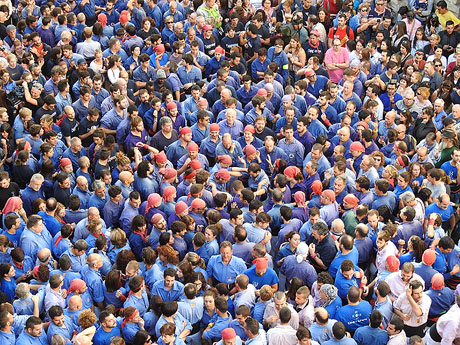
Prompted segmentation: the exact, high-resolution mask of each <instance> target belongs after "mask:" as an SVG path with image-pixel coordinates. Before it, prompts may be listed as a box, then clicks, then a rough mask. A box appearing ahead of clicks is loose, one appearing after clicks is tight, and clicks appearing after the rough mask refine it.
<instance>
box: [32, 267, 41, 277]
mask: <svg viewBox="0 0 460 345" xmlns="http://www.w3.org/2000/svg"><path fill="white" fill-rule="evenodd" d="M39 268H40V266H35V267H34V268H33V269H32V272H33V273H34V274H35V275H36V276H38V269H39Z"/></svg>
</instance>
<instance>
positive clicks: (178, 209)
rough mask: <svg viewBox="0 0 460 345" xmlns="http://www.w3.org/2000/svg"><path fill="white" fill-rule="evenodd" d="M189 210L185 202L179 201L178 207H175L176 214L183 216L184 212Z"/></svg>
mask: <svg viewBox="0 0 460 345" xmlns="http://www.w3.org/2000/svg"><path fill="white" fill-rule="evenodd" d="M187 209H188V206H187V204H186V203H185V202H183V201H179V202H178V203H177V204H176V206H174V211H175V212H176V214H181V213H182V212H184V211H185V210H187Z"/></svg>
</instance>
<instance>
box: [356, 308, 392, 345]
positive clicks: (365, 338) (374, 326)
mask: <svg viewBox="0 0 460 345" xmlns="http://www.w3.org/2000/svg"><path fill="white" fill-rule="evenodd" d="M382 321H383V316H382V314H381V313H380V312H379V311H378V310H373V311H372V313H371V316H370V318H369V325H368V326H365V327H360V328H358V329H357V330H356V332H355V334H354V335H353V339H355V341H356V343H357V344H358V345H365V344H369V343H372V344H375V345H385V344H387V343H388V333H387V332H386V331H385V330H383V329H381V328H380V325H381V323H382ZM371 339H372V342H371V341H370V340H371Z"/></svg>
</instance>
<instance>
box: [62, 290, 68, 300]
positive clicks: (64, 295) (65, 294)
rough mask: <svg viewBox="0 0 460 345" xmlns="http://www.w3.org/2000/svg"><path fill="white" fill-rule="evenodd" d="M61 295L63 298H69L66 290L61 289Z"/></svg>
mask: <svg viewBox="0 0 460 345" xmlns="http://www.w3.org/2000/svg"><path fill="white" fill-rule="evenodd" d="M61 295H62V297H64V298H66V297H67V290H66V289H61Z"/></svg>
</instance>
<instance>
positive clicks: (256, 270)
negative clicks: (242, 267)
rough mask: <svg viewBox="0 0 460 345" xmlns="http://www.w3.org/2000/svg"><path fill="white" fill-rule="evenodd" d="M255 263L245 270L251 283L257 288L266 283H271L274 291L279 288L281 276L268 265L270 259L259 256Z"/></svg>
mask: <svg viewBox="0 0 460 345" xmlns="http://www.w3.org/2000/svg"><path fill="white" fill-rule="evenodd" d="M253 262H254V265H253V266H252V267H251V268H250V269H248V270H246V271H245V272H244V274H245V275H247V276H248V278H249V283H250V284H252V285H254V287H255V288H256V289H260V288H261V287H262V286H264V285H270V286H271V288H272V289H273V291H277V290H278V283H279V278H278V275H277V274H276V272H275V271H274V270H273V269H271V268H269V267H268V259H267V258H265V257H263V258H257V259H255V260H254V261H253Z"/></svg>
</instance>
